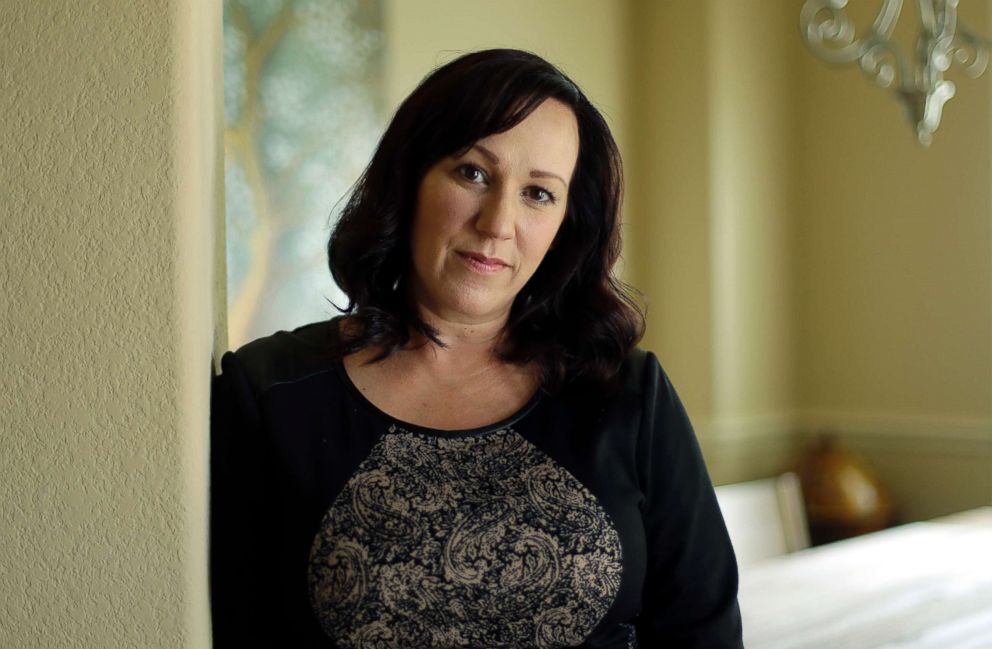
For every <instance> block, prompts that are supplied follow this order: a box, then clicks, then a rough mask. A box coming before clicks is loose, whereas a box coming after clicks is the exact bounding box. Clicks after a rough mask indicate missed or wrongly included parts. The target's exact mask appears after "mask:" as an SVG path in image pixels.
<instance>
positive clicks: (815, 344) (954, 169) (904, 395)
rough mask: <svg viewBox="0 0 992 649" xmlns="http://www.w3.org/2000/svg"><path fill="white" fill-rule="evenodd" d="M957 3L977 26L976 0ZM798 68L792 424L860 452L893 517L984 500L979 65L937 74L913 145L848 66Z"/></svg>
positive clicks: (988, 443) (991, 400)
mask: <svg viewBox="0 0 992 649" xmlns="http://www.w3.org/2000/svg"><path fill="white" fill-rule="evenodd" d="M960 10H961V12H960V19H961V22H963V23H964V24H966V25H968V26H970V27H971V28H972V29H974V30H976V31H978V32H979V33H982V34H985V35H989V34H992V3H990V2H988V1H987V0H970V1H963V2H961V5H960ZM910 15H912V14H911V13H910ZM799 65H800V76H799V79H800V85H799V87H798V88H797V95H798V97H800V101H801V102H802V104H801V108H800V114H801V128H800V129H799V131H798V133H797V136H798V138H799V142H800V144H801V151H802V152H803V153H802V155H801V156H800V157H799V158H798V164H799V165H800V172H799V184H798V189H799V199H798V204H797V207H798V208H799V209H798V210H797V216H798V219H799V220H798V230H797V234H798V236H797V240H796V249H797V251H798V253H799V256H800V259H801V263H800V265H799V271H800V278H799V281H800V284H801V286H802V289H803V290H802V293H801V296H800V299H799V310H798V322H799V328H800V331H801V335H800V337H799V340H800V341H801V345H800V349H799V354H798V362H799V367H800V369H799V373H800V376H801V377H802V381H801V396H800V400H801V405H802V409H803V411H804V417H803V419H804V428H805V429H806V430H807V431H809V432H815V431H818V430H824V429H826V430H833V431H836V432H838V433H840V434H841V435H842V437H843V438H844V439H845V440H846V441H847V442H848V443H849V444H850V445H851V446H852V447H855V448H857V449H858V450H860V451H861V452H862V453H864V454H865V455H866V456H867V457H869V459H870V460H871V461H872V462H873V463H874V465H875V466H876V467H877V468H878V469H879V471H880V472H881V473H882V477H883V478H885V479H886V480H887V481H888V482H889V483H890V485H891V486H892V488H893V490H894V491H895V492H896V496H897V498H898V499H899V500H900V501H901V502H902V503H903V505H904V514H905V516H906V518H909V519H913V518H926V517H930V516H933V515H937V514H941V513H946V512H948V511H953V510H955V509H961V508H964V507H970V506H975V505H978V504H989V503H992V247H990V242H992V160H990V156H992V153H990V152H992V147H990V143H992V117H990V116H992V103H990V102H992V73H990V72H986V73H985V75H984V76H983V77H982V78H981V79H979V80H972V79H969V78H967V77H966V76H965V75H963V74H960V73H956V74H953V75H952V77H951V78H952V79H953V80H954V81H955V82H956V83H957V84H958V88H957V96H955V97H954V98H953V99H951V101H950V102H949V103H948V104H947V105H946V107H945V112H944V122H943V123H942V125H941V126H940V129H939V130H938V131H937V133H936V136H935V138H934V142H933V145H932V146H931V147H930V148H929V149H924V148H921V147H920V146H919V145H918V144H917V143H916V142H915V140H914V137H913V131H912V128H911V127H910V125H909V124H908V122H907V121H906V120H905V119H904V117H903V114H902V112H901V109H900V108H899V106H898V104H897V103H896V101H895V100H894V99H893V97H892V96H891V95H890V93H889V92H886V91H883V90H881V89H878V88H877V87H875V86H874V84H872V83H870V82H868V81H866V80H865V78H864V77H863V76H862V75H861V74H860V73H859V72H858V71H857V70H856V69H852V68H850V67H846V68H833V67H830V66H827V65H825V64H823V63H820V62H819V61H817V60H815V59H813V58H812V57H811V56H808V55H806V56H802V57H801V58H800V59H799Z"/></svg>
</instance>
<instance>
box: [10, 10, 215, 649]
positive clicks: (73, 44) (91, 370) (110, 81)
mask: <svg viewBox="0 0 992 649" xmlns="http://www.w3.org/2000/svg"><path fill="white" fill-rule="evenodd" d="M180 7H185V8H188V9H192V5H191V4H188V3H183V4H182V5H180V3H178V2H153V1H150V0H149V1H135V2H127V3H121V2H94V3H61V2H29V1H27V0H17V1H13V2H5V3H3V4H0V71H2V72H0V83H2V86H3V88H2V91H0V125H2V126H0V129H2V131H3V134H2V139H0V159H2V161H3V162H2V164H0V186H2V187H3V194H4V199H3V201H2V203H0V210H2V216H0V223H2V237H0V269H2V275H0V278H2V279H0V284H2V287H3V294H4V298H3V312H2V330H3V332H4V335H3V337H2V339H0V349H2V352H0V354H2V357H3V359H4V363H5V367H4V372H3V373H2V378H0V411H2V412H3V413H4V417H3V424H2V426H3V430H2V435H0V446H2V450H0V520H2V521H3V528H4V531H3V543H2V545H0V619H2V620H3V621H2V623H0V646H3V647H18V648H31V647H39V648H41V647H44V648H46V649H48V648H52V647H74V648H75V647H140V648H142V649H147V648H149V647H169V648H174V647H181V646H205V644H206V616H205V613H204V612H205V608H204V607H205V597H204V593H205V580H204V577H203V576H204V570H203V556H204V555H203V551H202V548H203V543H204V541H203V539H204V530H205V528H204V525H203V521H204V512H205V508H204V502H205V493H204V491H203V481H202V479H201V480H200V482H199V483H196V484H194V482H195V481H194V480H193V479H192V476H193V475H194V474H199V475H200V476H202V475H203V461H204V460H203V459H202V458H201V459H191V458H189V457H186V455H187V454H188V451H190V450H191V448H193V447H196V448H197V449H198V450H199V451H201V452H202V448H203V446H204V443H203V440H204V439H205V428H204V427H203V425H204V423H205V410H202V409H201V410H200V414H199V415H197V416H190V417H187V416H186V415H185V414H184V411H185V410H184V408H185V406H187V405H188V403H189V402H190V401H197V402H199V403H200V404H201V405H202V404H203V401H204V400H203V397H202V394H201V393H203V391H204V387H205V385H206V379H205V377H206V374H207V372H208V371H209V339H210V327H209V322H210V319H209V314H208V315H207V316H206V317H205V318H204V317H203V314H201V313H197V312H196V310H195V309H196V306H197V304H200V305H202V303H203V299H202V296H203V290H202V288H201V289H195V288H191V286H192V284H195V283H196V281H195V280H194V281H193V282H192V284H191V281H190V280H192V279H193V278H192V276H191V275H190V273H189V272H186V271H184V272H186V275H185V280H184V282H185V283H184V282H183V281H180V279H179V271H180V269H179V268H178V264H177V261H178V260H180V259H183V255H186V252H182V251H181V244H180V238H179V237H178V236H177V223H178V221H177V216H178V215H179V212H180V205H181V204H182V205H185V206H187V207H189V205H190V204H189V203H184V202H183V201H180V200H179V198H178V194H177V190H178V189H180V188H181V187H183V186H184V185H183V182H184V181H183V179H184V178H187V175H188V171H184V170H183V169H182V167H183V166H184V165H193V166H196V165H197V164H198V162H197V160H195V159H182V160H180V159H178V156H179V152H178V149H177V142H178V141H179V140H178V138H177V123H178V119H179V115H178V114H177V105H178V104H177V103H176V100H177V98H178V97H179V96H180V95H179V84H180V82H179V79H180V78H182V76H183V75H181V74H180V72H181V66H183V65H185V66H189V65H190V64H191V61H190V60H189V57H188V55H187V54H183V55H177V44H178V43H182V42H185V37H184V36H181V35H179V34H178V33H177V25H178V24H179V23H178V22H177V18H176V15H175V14H174V13H173V11H175V10H178V9H179V8H180ZM197 11H200V10H197ZM201 13H202V12H201ZM181 15H182V16H183V19H184V20H185V19H186V18H187V15H186V14H181ZM201 26H202V25H201ZM185 28H186V29H190V28H191V26H190V25H186V26H185ZM196 64H197V65H198V66H200V67H204V66H207V67H209V61H204V60H199V61H197V63H196ZM177 66H179V67H177ZM185 186H187V187H188V185H185ZM198 191H201V192H202V191H205V190H204V189H203V188H202V187H201V188H200V190H198ZM201 216H204V217H206V216H208V215H201ZM187 218H188V219H189V221H188V222H189V223H197V222H198V221H197V220H196V219H195V218H192V216H191V215H187ZM209 230H210V224H209V219H208V220H207V226H206V227H205V228H201V229H200V230H199V231H200V232H201V233H202V232H206V233H207V234H209ZM187 235H190V236H188V237H187V238H186V239H185V243H184V244H182V245H186V244H188V243H190V238H191V237H192V235H191V234H190V233H188V232H187ZM192 238H196V237H192ZM208 259H209V256H208ZM184 261H185V262H190V261H191V260H190V259H189V258H188V255H187V258H185V260H184ZM206 268H207V269H208V273H207V275H206V277H207V278H209V261H208V263H207V266H206ZM199 281H200V282H202V281H203V280H202V279H201V280H199ZM208 286H209V281H208ZM195 293H199V295H200V299H199V302H197V301H196V300H195V299H194V300H191V299H189V298H190V295H192V294H195ZM191 329H196V330H197V332H195V333H193V334H191V333H190V331H191ZM204 331H205V332H206V333H205V334H204ZM197 336H199V338H200V340H199V342H196V341H195V338H196V337H197ZM204 336H205V339H206V341H207V342H206V344H204ZM194 347H199V348H200V354H201V357H200V358H199V359H198V361H197V362H198V364H199V366H200V376H201V378H200V379H199V383H198V384H197V385H195V386H194V385H188V386H185V388H184V386H183V382H184V381H187V380H188V379H189V376H191V375H192V372H191V370H190V369H189V368H188V364H189V362H190V360H191V359H190V358H189V357H188V356H184V355H183V352H182V350H184V349H187V350H191V349H193V348H194ZM204 347H205V349H203V348H204ZM184 389H185V390H187V391H184ZM192 392H197V395H196V396H191V394H192ZM194 427H198V428H195V429H194ZM194 439H195V441H190V440H194Z"/></svg>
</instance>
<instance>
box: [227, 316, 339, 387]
mask: <svg viewBox="0 0 992 649" xmlns="http://www.w3.org/2000/svg"><path fill="white" fill-rule="evenodd" d="M337 336H338V318H332V319H330V320H323V321H321V322H313V323H310V324H307V325H303V326H301V327H297V328H296V329H293V330H292V331H277V332H276V333H274V334H271V335H269V336H265V337H262V338H258V339H256V340H253V341H251V342H249V343H246V344H244V345H242V346H241V347H239V348H238V349H237V351H234V352H228V353H226V354H224V357H223V359H222V366H223V368H224V371H225V372H226V371H228V368H230V367H231V365H232V364H236V365H237V366H238V369H239V370H240V371H241V372H243V373H244V374H245V375H246V377H247V378H248V380H249V382H250V383H251V384H252V386H253V387H254V388H255V391H256V393H261V392H264V391H265V390H266V389H268V388H269V387H271V386H272V385H275V384H278V383H287V382H292V381H296V380H299V379H303V378H306V377H308V376H312V375H314V374H319V373H322V372H326V371H329V370H332V369H333V368H334V366H335V363H336V362H337V360H338V358H337V356H336V355H335V353H334V349H335V344H334V343H335V341H336V340H337Z"/></svg>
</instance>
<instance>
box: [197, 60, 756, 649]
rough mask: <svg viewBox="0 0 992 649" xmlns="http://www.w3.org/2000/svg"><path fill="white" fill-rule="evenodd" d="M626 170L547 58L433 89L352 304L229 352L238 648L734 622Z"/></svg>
mask: <svg viewBox="0 0 992 649" xmlns="http://www.w3.org/2000/svg"><path fill="white" fill-rule="evenodd" d="M621 193H622V179H621V164H620V156H619V154H618V152H617V149H616V145H615V143H614V141H613V138H612V136H611V135H610V132H609V129H608V127H607V126H606V123H605V122H604V120H603V119H602V117H601V115H600V114H599V113H598V111H597V110H596V109H595V108H594V107H593V106H592V105H591V104H590V102H589V101H588V100H587V99H586V97H585V96H584V95H583V94H582V93H581V91H579V89H578V88H577V87H576V86H575V84H574V83H572V82H571V81H570V80H569V79H568V78H567V77H565V75H564V74H562V73H561V72H560V71H559V70H557V69H556V68H555V67H553V66H552V65H550V64H549V63H547V62H546V61H544V60H542V59H540V58H539V57H537V56H535V55H533V54H529V53H526V52H520V51H515V50H489V51H483V52H476V53H472V54H468V55H466V56H463V57H461V58H459V59H456V60H455V61H452V62H451V63H449V64H447V65H445V66H443V67H441V68H439V69H438V70H436V71H435V72H433V73H432V74H431V75H430V76H428V77H427V78H426V79H425V80H424V81H423V82H422V83H421V84H420V85H419V86H418V87H417V89H416V90H414V92H413V93H412V94H411V95H410V97H408V98H407V99H406V101H405V102H404V103H403V105H402V106H401V107H400V108H399V110H398V111H397V113H396V115H395V117H394V118H393V120H392V123H391V124H390V126H389V128H388V130H387V131H386V133H385V135H384V136H383V139H382V141H381V142H380V144H379V147H378V149H377V151H376V153H375V155H374V157H373V159H372V162H371V163H370V165H369V167H368V169H367V170H366V171H365V173H364V175H363V177H362V178H361V179H360V180H359V182H358V184H357V185H356V187H355V189H354V191H353V194H352V196H351V198H350V200H349V202H348V204H347V206H346V209H345V210H344V213H343V216H342V218H341V220H340V222H339V224H338V225H337V227H336V229H335V231H334V233H333V235H332V237H331V240H330V243H329V245H328V253H329V258H330V266H331V271H332V274H333V275H334V278H335V280H336V281H337V283H338V285H339V286H340V287H341V288H342V289H343V290H344V291H345V292H346V293H347V295H348V296H349V298H350V304H349V306H348V309H347V310H346V315H345V316H343V317H341V318H336V319H333V320H331V321H329V322H322V323H316V324H312V325H308V326H306V327H301V328H300V329H297V330H296V331H294V332H292V333H286V332H280V333H277V334H275V335H274V336H270V337H268V338H264V339H261V340H257V341H255V342H253V343H250V344H248V345H246V346H245V347H243V348H241V349H240V350H238V351H237V352H236V353H228V354H225V356H224V358H223V363H222V364H223V374H222V375H221V376H220V377H218V379H217V384H216V386H215V402H214V421H213V425H214V449H213V457H214V460H213V470H214V478H213V484H214V505H213V526H212V530H213V538H212V541H211V546H212V562H213V563H212V575H213V584H212V588H213V591H212V592H213V607H214V624H215V637H216V641H217V644H216V646H218V647H226V646H235V645H238V646H245V645H247V646H273V647H282V646H286V647H289V646H292V647H342V648H343V647H362V648H365V647H375V648H379V647H402V648H418V649H419V648H428V647H486V648H489V647H572V646H581V647H590V648H592V647H597V648H599V647H636V646H640V647H662V646H665V647H738V646H740V644H741V640H740V617H739V613H738V608H737V601H736V590H737V568H736V563H735V560H734V556H733V551H732V549H731V547H730V543H729V540H728V538H727V533H726V530H725V527H724V524H723V520H722V518H721V516H720V513H719V510H718V508H717V504H716V500H715V497H714V494H713V489H712V486H711V485H710V482H709V479H708V477H707V475H706V471H705V468H704V466H703V462H702V458H701V455H700V452H699V449H698V446H697V443H696V441H695V437H694V436H693V433H692V430H691V427H690V425H689V421H688V419H687V418H686V415H685V412H684V410H683V409H682V406H681V404H680V403H679V400H678V397H677V396H676V394H675V392H674V390H673V389H672V387H671V385H670V383H669V382H668V380H667V378H666V377H665V375H664V373H663V371H662V370H661V368H660V366H659V365H658V362H657V360H656V359H655V358H654V356H653V355H651V354H648V353H644V352H642V351H640V350H637V349H635V347H634V346H635V344H636V342H637V340H638V339H639V338H640V334H641V331H642V318H641V315H640V313H639V311H638V310H637V308H636V307H635V306H634V303H633V302H632V301H631V300H630V299H629V297H628V296H627V294H626V293H625V292H624V290H623V288H622V286H621V285H620V284H619V283H618V282H617V281H616V280H615V279H614V278H613V276H612V269H613V265H614V263H615V262H616V260H617V258H618V255H619V249H620V224H619V212H620V201H621Z"/></svg>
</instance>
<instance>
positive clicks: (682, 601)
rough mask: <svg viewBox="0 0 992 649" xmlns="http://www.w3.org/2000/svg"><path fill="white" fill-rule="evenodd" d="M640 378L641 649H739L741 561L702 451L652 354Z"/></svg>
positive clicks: (638, 625) (675, 396)
mask: <svg viewBox="0 0 992 649" xmlns="http://www.w3.org/2000/svg"><path fill="white" fill-rule="evenodd" d="M643 371H644V374H643V379H642V390H643V393H642V398H643V411H642V419H641V430H640V437H639V441H638V452H639V455H638V457H639V462H640V467H639V475H640V480H641V483H642V488H643V492H644V496H645V498H644V501H643V503H642V515H643V519H644V526H645V533H646V541H647V553H648V554H647V570H646V574H645V582H644V593H643V607H642V612H641V614H640V616H639V617H638V620H637V632H638V638H639V640H640V645H641V646H642V647H679V648H685V649H689V648H697V647H698V648H703V647H706V648H713V649H724V648H728V649H736V648H741V647H743V642H742V640H741V618H740V609H739V607H738V605H737V581H738V575H737V561H736V559H735V557H734V551H733V548H732V547H731V545H730V538H729V536H728V535H727V529H726V525H725V524H724V521H723V516H722V515H721V513H720V509H719V506H718V505H717V501H716V495H715V493H714V491H713V486H712V483H711V482H710V478H709V475H708V474H707V471H706V466H705V464H704V462H703V456H702V453H701V451H700V449H699V444H698V442H697V440H696V436H695V433H694V432H693V430H692V425H691V424H690V423H689V418H688V416H687V415H686V413H685V409H684V408H683V407H682V403H681V401H680V400H679V398H678V395H677V394H676V393H675V390H674V388H673V387H672V384H671V383H670V382H669V380H668V377H667V376H666V375H665V373H664V371H663V370H662V369H661V366H660V365H659V364H658V360H657V359H656V358H655V356H654V355H653V354H648V356H647V359H646V362H645V364H644V370H643Z"/></svg>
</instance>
